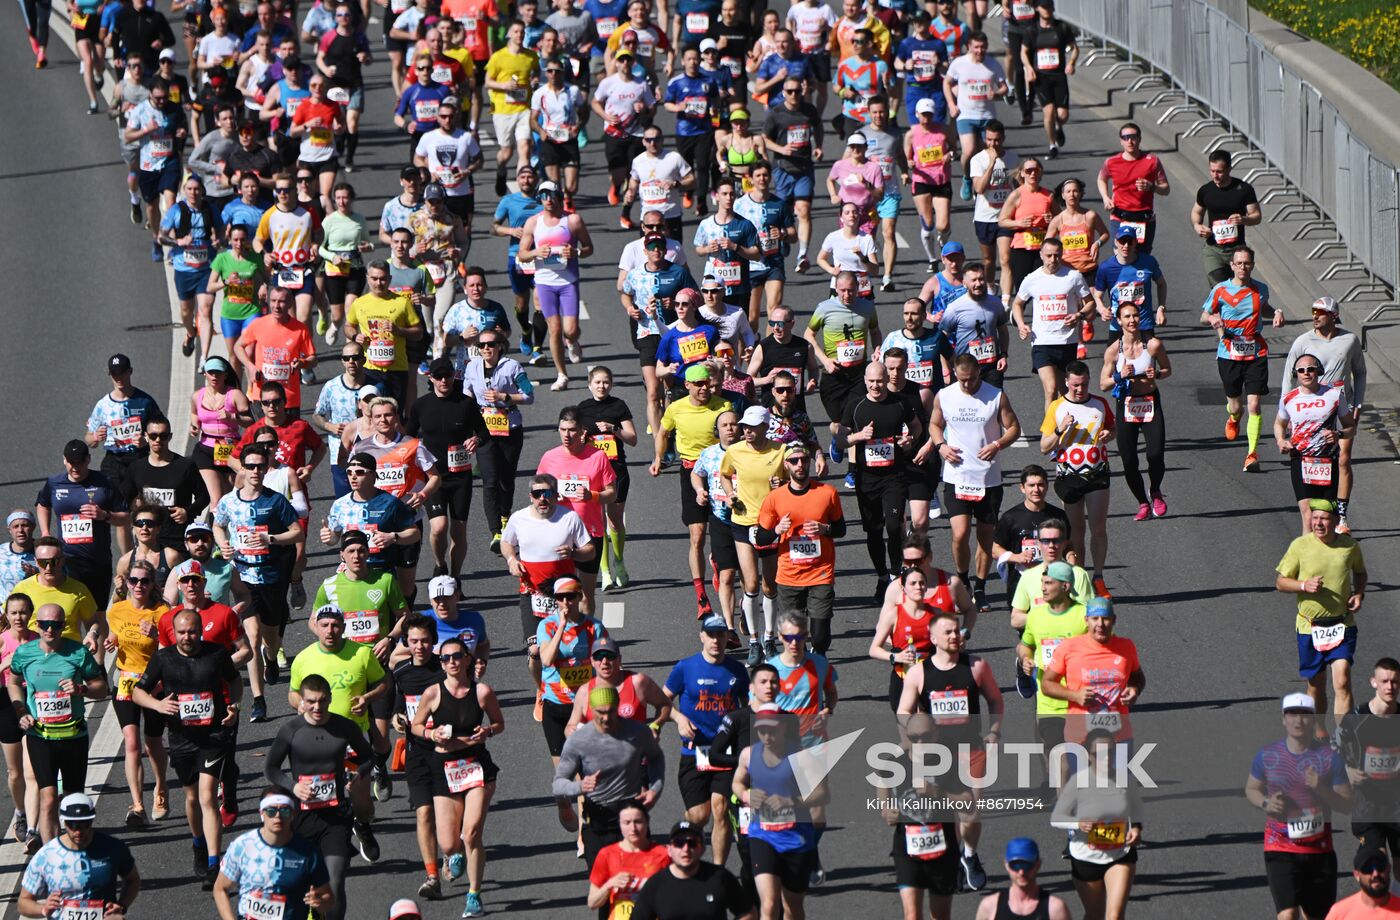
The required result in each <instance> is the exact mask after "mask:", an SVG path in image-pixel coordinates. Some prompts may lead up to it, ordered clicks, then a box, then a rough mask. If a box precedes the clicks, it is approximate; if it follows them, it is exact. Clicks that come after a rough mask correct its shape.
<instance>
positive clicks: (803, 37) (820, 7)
mask: <svg viewBox="0 0 1400 920" xmlns="http://www.w3.org/2000/svg"><path fill="white" fill-rule="evenodd" d="M787 25H788V29H790V30H791V31H792V34H793V37H794V38H796V39H797V47H798V49H799V50H801V51H802V53H803V54H811V53H812V52H813V51H816V50H818V49H819V48H821V46H822V38H823V35H824V33H826V32H827V31H828V30H830V29H834V28H836V14H835V13H834V12H832V10H831V7H830V6H828V5H827V4H826V3H825V2H822V0H819V2H818V3H817V5H816V6H808V5H807V4H806V3H800V2H799V3H794V4H793V5H792V9H790V10H788V14H787Z"/></svg>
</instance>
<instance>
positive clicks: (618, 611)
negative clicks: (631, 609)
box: [603, 601, 627, 629]
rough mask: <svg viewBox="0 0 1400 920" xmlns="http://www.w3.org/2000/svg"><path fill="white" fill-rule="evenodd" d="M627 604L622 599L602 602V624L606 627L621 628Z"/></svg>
mask: <svg viewBox="0 0 1400 920" xmlns="http://www.w3.org/2000/svg"><path fill="white" fill-rule="evenodd" d="M626 610H627V604H626V602H624V601H606V602H604V604H603V625H604V626H606V627H607V628H608V629H621V628H622V622H623V618H624V615H625V613H626Z"/></svg>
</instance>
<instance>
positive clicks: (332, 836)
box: [263, 608, 383, 920]
mask: <svg viewBox="0 0 1400 920" xmlns="http://www.w3.org/2000/svg"><path fill="white" fill-rule="evenodd" d="M328 610H330V611H334V608H328ZM324 612H326V611H317V613H318V614H321V613H324ZM317 619H318V621H319V620H321V619H325V620H328V621H331V622H334V621H335V620H336V619H338V617H337V616H336V615H335V613H334V612H331V613H328V614H327V615H326V616H325V617H320V616H318V618H317ZM331 628H332V629H334V628H335V627H331ZM330 634H331V632H330V631H327V632H325V633H324V635H330ZM318 647H319V644H317V645H311V646H309V647H308V648H307V649H306V650H304V651H303V652H302V653H301V654H300V655H298V656H297V659H298V660H300V659H301V658H302V656H303V655H306V654H307V653H308V652H313V650H315V649H317V648H318ZM355 657H357V658H362V659H368V660H369V661H373V658H374V656H373V655H370V654H369V652H368V650H362V649H357V651H356V655H355ZM335 676H336V677H337V679H339V678H341V677H347V678H349V679H350V680H352V681H353V682H354V689H355V690H359V691H360V692H359V693H358V694H355V695H354V696H353V697H351V696H350V693H351V691H350V690H349V688H348V687H347V691H346V697H347V698H346V699H345V700H344V701H343V702H341V701H334V702H333V699H332V691H331V685H330V682H329V681H328V680H327V678H326V677H325V676H324V675H322V674H320V673H307V674H306V676H305V678H304V679H303V680H302V681H301V682H300V683H299V684H298V686H299V687H300V691H299V692H298V691H293V692H292V696H294V697H295V699H294V701H293V702H294V705H293V709H295V710H296V712H297V715H294V716H292V718H291V719H289V720H287V722H286V724H284V725H283V726H282V728H281V729H279V730H278V732H277V737H275V738H274V739H273V740H272V744H271V745H269V747H268V749H267V761H266V764H265V766H264V768H263V774H264V775H265V776H266V777H267V781H268V782H270V783H272V784H273V785H274V786H277V787H279V788H282V789H290V790H292V795H293V796H294V797H295V799H296V802H297V813H296V818H295V819H294V821H293V825H292V829H293V830H294V831H295V832H296V833H297V834H298V835H300V836H302V837H304V838H306V839H307V840H308V841H309V842H310V843H311V844H312V846H314V847H315V848H316V850H317V851H318V852H319V853H320V854H321V858H322V859H324V860H325V863H326V872H327V874H328V875H329V877H330V889H331V897H332V898H333V901H332V903H330V904H329V905H328V906H325V916H326V917H327V918H329V920H344V918H345V913H346V901H345V870H346V868H347V866H348V865H349V863H350V854H351V836H352V834H353V836H354V838H355V845H356V846H358V848H359V850H360V855H361V856H363V857H364V859H365V861H366V862H368V863H374V862H376V861H378V859H379V843H378V841H376V840H375V839H374V834H373V832H372V831H371V830H370V829H369V824H368V823H367V822H368V818H369V817H370V816H371V815H372V813H373V806H372V805H370V804H369V796H368V795H367V794H362V793H361V792H359V791H358V790H362V789H365V788H366V786H367V785H368V784H367V783H366V782H365V781H366V780H367V779H368V778H369V771H370V770H371V769H372V768H373V766H374V761H373V760H372V759H371V756H370V751H371V748H370V745H369V742H368V741H366V740H365V736H364V729H363V726H361V725H360V724H359V723H358V722H357V721H353V720H352V719H351V718H347V717H345V716H343V715H341V714H340V713H338V712H332V708H335V709H340V708H342V706H343V707H344V708H345V710H346V711H352V710H351V708H350V707H351V706H355V707H358V708H359V709H360V710H361V712H363V709H364V706H365V700H364V688H365V684H364V680H365V677H366V672H365V671H364V670H361V671H360V672H359V673H358V674H350V673H345V674H337V675H335ZM379 686H383V685H382V684H380V685H379ZM352 700H353V702H352ZM360 718H363V716H360ZM351 763H354V764H355V766H353V767H352V766H350V764H351ZM347 774H348V776H349V779H348V780H347ZM347 792H348V798H349V801H347Z"/></svg>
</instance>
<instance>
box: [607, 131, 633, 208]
mask: <svg viewBox="0 0 1400 920" xmlns="http://www.w3.org/2000/svg"><path fill="white" fill-rule="evenodd" d="M641 152H642V139H641V138H640V137H633V136H631V135H630V134H629V135H628V136H627V137H613V136H612V135H611V134H605V135H603V153H604V155H605V156H606V158H607V161H608V175H610V176H612V184H613V187H614V188H616V189H617V194H618V195H619V196H621V195H622V193H623V192H625V191H626V190H627V177H628V176H630V175H631V174H632V161H633V160H635V159H636V158H637V157H638V156H640V155H641Z"/></svg>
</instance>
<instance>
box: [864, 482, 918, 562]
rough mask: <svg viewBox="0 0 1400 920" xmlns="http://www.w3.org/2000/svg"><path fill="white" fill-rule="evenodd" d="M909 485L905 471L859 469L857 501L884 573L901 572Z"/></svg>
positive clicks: (872, 555)
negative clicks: (889, 472) (905, 480)
mask: <svg viewBox="0 0 1400 920" xmlns="http://www.w3.org/2000/svg"><path fill="white" fill-rule="evenodd" d="M908 501H909V487H908V485H907V484H906V483H905V482H904V476H903V474H902V473H899V472H896V473H893V474H884V475H880V474H874V475H872V474H870V473H868V472H866V471H865V470H864V468H857V470H856V504H857V505H858V506H859V508H860V526H861V527H862V528H863V529H864V530H865V548H866V551H867V552H869V553H870V564H871V565H873V566H874V567H875V571H876V572H878V573H879V574H880V576H881V577H882V578H883V577H887V576H888V575H889V574H890V573H891V572H898V571H899V567H900V563H901V561H902V559H903V555H904V548H903V547H904V544H903V540H904V506H905V504H906V503H907V502H908Z"/></svg>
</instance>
